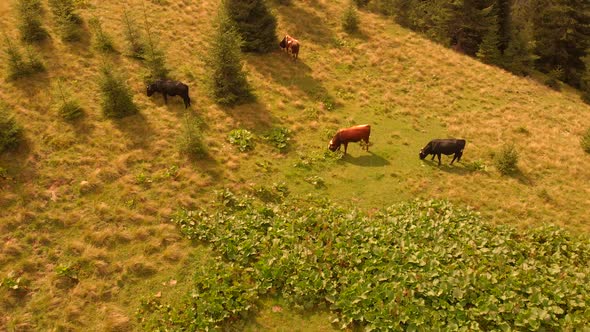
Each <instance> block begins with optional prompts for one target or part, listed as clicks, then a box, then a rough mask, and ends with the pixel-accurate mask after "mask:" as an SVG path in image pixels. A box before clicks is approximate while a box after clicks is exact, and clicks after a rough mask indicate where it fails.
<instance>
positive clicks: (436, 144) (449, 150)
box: [420, 139, 465, 166]
mask: <svg viewBox="0 0 590 332" xmlns="http://www.w3.org/2000/svg"><path fill="white" fill-rule="evenodd" d="M463 149H465V140H464V139H433V140H432V141H430V142H428V144H426V146H425V147H424V148H423V149H422V150H420V159H424V158H426V156H428V155H429V154H431V155H432V159H431V160H434V156H438V165H439V166H440V155H441V154H446V155H447V156H448V155H451V154H455V155H454V156H453V160H451V165H452V164H453V162H454V161H455V159H457V161H458V162H459V161H461V156H462V155H463Z"/></svg>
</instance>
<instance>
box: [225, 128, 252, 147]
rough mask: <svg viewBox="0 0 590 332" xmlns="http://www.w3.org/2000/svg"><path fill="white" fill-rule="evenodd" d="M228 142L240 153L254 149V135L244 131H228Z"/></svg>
mask: <svg viewBox="0 0 590 332" xmlns="http://www.w3.org/2000/svg"><path fill="white" fill-rule="evenodd" d="M227 138H228V140H229V142H230V143H231V144H232V145H235V146H236V147H237V148H238V150H240V152H246V151H249V150H253V149H254V135H253V134H252V133H251V132H250V131H249V130H246V129H234V130H232V131H230V133H229V135H228V137H227Z"/></svg>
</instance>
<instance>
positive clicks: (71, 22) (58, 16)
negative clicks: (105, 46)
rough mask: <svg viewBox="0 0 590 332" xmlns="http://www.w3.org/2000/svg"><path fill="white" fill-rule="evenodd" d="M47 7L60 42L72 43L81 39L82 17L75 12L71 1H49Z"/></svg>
mask: <svg viewBox="0 0 590 332" xmlns="http://www.w3.org/2000/svg"><path fill="white" fill-rule="evenodd" d="M49 7H50V8H51V12H52V13H53V17H54V20H55V22H56V24H57V27H58V31H59V34H60V37H61V39H62V40H64V41H67V42H72V41H79V40H80V39H82V35H83V31H82V27H81V25H82V17H80V15H79V14H78V13H77V12H76V5H75V3H74V1H73V0H49Z"/></svg>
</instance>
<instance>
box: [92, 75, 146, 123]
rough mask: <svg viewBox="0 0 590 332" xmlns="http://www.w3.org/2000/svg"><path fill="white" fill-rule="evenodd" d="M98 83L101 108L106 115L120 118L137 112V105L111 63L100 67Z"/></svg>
mask: <svg viewBox="0 0 590 332" xmlns="http://www.w3.org/2000/svg"><path fill="white" fill-rule="evenodd" d="M98 84H99V88H100V93H101V97H102V98H101V108H102V112H103V114H104V115H105V116H106V117H109V118H122V117H125V116H128V115H132V114H135V113H137V106H136V105H135V103H134V102H133V95H132V94H131V91H130V90H129V87H128V86H127V83H125V81H124V80H123V78H122V77H121V76H119V74H118V73H116V72H114V71H113V67H112V66H111V65H103V66H102V67H101V68H100V78H99V81H98Z"/></svg>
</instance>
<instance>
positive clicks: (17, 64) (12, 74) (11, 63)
mask: <svg viewBox="0 0 590 332" xmlns="http://www.w3.org/2000/svg"><path fill="white" fill-rule="evenodd" d="M4 41H5V48H4V54H5V56H6V65H7V73H6V74H7V78H8V79H9V80H15V79H18V78H20V77H23V76H27V75H29V74H30V71H29V67H28V65H27V63H26V62H25V60H24V59H23V55H22V53H21V51H20V49H19V48H18V47H17V46H16V45H14V44H13V43H12V41H11V40H10V39H8V37H6V36H4Z"/></svg>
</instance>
